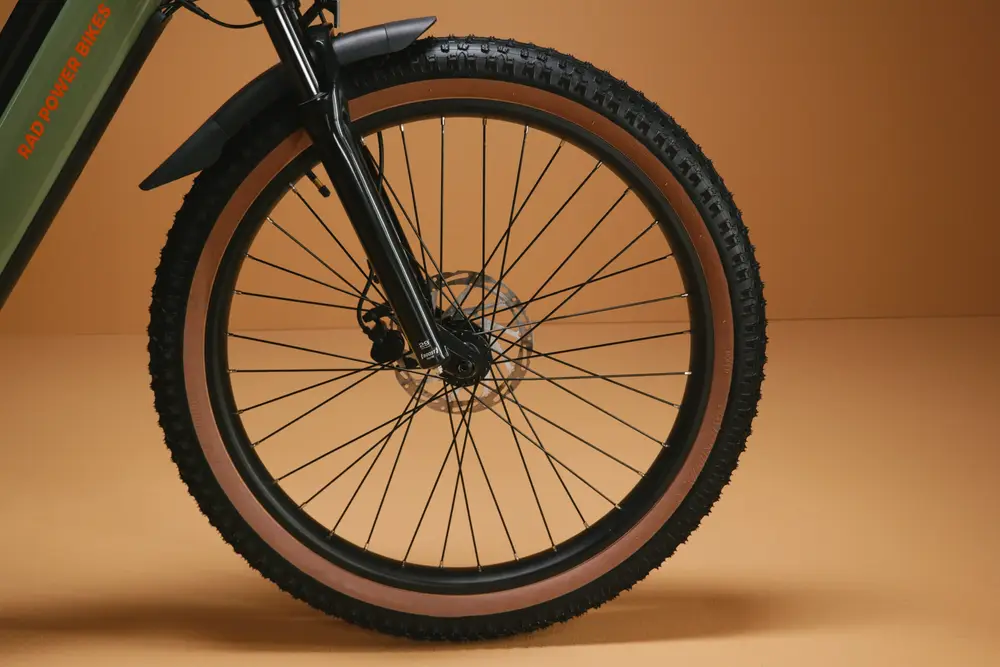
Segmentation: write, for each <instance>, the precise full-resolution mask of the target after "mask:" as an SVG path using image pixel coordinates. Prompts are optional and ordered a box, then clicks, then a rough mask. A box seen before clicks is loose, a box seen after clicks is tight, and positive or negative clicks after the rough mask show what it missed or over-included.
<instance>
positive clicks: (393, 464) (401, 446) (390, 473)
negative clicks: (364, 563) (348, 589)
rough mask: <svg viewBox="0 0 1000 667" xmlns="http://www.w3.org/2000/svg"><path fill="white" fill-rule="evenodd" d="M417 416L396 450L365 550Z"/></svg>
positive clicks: (420, 392) (373, 533)
mask: <svg viewBox="0 0 1000 667" xmlns="http://www.w3.org/2000/svg"><path fill="white" fill-rule="evenodd" d="M423 386H424V385H423V383H421V385H420V391H418V392H417V393H416V394H414V395H415V396H420V395H421V394H422V393H423ZM415 416H416V413H414V414H413V415H412V416H411V417H410V419H409V421H408V422H407V423H406V430H405V431H403V439H402V440H401V441H400V442H399V449H398V450H397V451H396V459H395V460H394V461H393V463H392V469H391V470H390V471H389V479H388V480H386V483H385V489H384V490H383V491H382V499H381V500H380V501H379V503H378V510H376V511H375V519H374V520H373V521H372V527H371V530H370V531H368V539H367V540H365V546H364V549H365V551H368V545H369V544H371V541H372V536H373V535H375V526H376V525H378V518H379V516H380V515H381V514H382V507H383V505H385V499H386V496H388V495H389V486H390V485H391V484H392V479H393V477H394V476H395V474H396V466H398V465H399V458H400V456H402V454H403V447H404V446H405V445H406V438H407V437H408V436H409V435H410V427H411V426H413V418H414V417H415Z"/></svg>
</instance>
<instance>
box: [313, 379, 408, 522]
mask: <svg viewBox="0 0 1000 667" xmlns="http://www.w3.org/2000/svg"><path fill="white" fill-rule="evenodd" d="M425 384H427V380H426V379H425V380H423V381H422V382H421V383H420V389H419V390H418V391H417V392H415V393H414V394H413V395H412V396H410V399H409V400H408V401H407V402H406V407H405V408H403V411H404V413H405V411H406V410H408V409H409V408H410V406H411V405H413V403H414V402H415V401H416V399H417V396H420V394H421V393H422V392H423V390H424V385H425ZM416 416H417V413H415V412H412V413H410V415H409V416H407V417H400V418H399V419H398V420H397V421H396V424H395V425H394V426H393V427H392V430H391V431H389V432H388V433H387V434H386V435H384V436H382V438H381V439H380V440H379V443H381V449H379V450H378V454H376V455H375V458H374V459H372V462H371V463H370V464H369V465H368V469H367V470H366V471H365V474H364V476H363V477H362V478H361V481H360V482H358V485H357V487H355V489H354V493H352V494H351V498H350V499H349V500H348V501H347V505H346V506H345V507H344V511H343V512H341V513H340V517H338V518H337V522H336V523H335V524H333V528H332V529H331V530H330V534H329V536H333V535H335V534H336V533H337V528H339V527H340V522H341V521H343V520H344V517H345V516H347V511H348V510H349V509H351V505H352V504H354V499H355V498H357V497H358V493H360V491H361V487H363V486H364V485H365V482H366V481H367V480H368V476H369V475H370V474H371V473H372V470H373V469H374V468H375V465H376V464H377V463H378V461H379V459H380V458H382V454H383V453H384V452H385V448H386V447H387V446H388V444H389V441H390V440H392V436H393V435H395V434H396V431H397V430H399V425H400V424H401V423H402V422H403V420H404V419H406V429H407V431H409V428H410V423H412V422H413V419H414V418H415V417H416ZM400 448H401V449H402V447H400Z"/></svg>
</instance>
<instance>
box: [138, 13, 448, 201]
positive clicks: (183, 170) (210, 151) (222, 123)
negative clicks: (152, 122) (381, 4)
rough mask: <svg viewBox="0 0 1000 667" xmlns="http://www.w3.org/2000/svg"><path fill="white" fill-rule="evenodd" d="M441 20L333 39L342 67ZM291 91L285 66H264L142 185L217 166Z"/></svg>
mask: <svg viewBox="0 0 1000 667" xmlns="http://www.w3.org/2000/svg"><path fill="white" fill-rule="evenodd" d="M436 21H437V19H436V18H434V17H425V18H417V19H406V20H404V21H394V22H392V23H385V24H383V25H378V26H371V27H369V28H362V29H360V30H355V31H353V32H347V33H343V34H341V35H338V36H337V37H335V38H334V40H333V48H334V51H335V53H336V54H337V60H338V61H339V62H340V64H342V65H351V64H353V63H357V62H360V61H362V60H366V59H368V58H377V57H379V56H384V55H388V54H390V53H395V52H397V51H402V50H403V49H405V48H407V47H408V46H410V45H411V44H413V42H415V41H417V39H418V38H419V37H420V36H421V35H423V34H424V33H425V32H427V30H428V29H429V28H430V27H431V26H432V25H434V23H435V22H436ZM290 95H292V85H291V82H290V81H289V80H288V78H287V77H286V76H285V73H284V71H283V70H282V66H281V64H280V63H279V64H277V65H274V66H273V67H271V68H270V69H267V70H265V71H264V72H262V73H261V74H260V75H258V76H257V77H256V78H255V79H253V80H252V81H251V82H250V83H248V84H246V85H245V86H243V88H241V89H240V90H239V91H238V92H237V93H236V94H235V95H233V96H232V97H230V98H229V99H228V100H227V101H226V103H225V104H223V105H222V106H221V107H219V109H218V110H217V111H216V112H215V113H214V114H212V116H211V117H210V118H209V119H208V120H206V121H205V122H204V123H203V124H202V126H201V127H199V128H198V129H197V130H196V131H195V133H194V134H192V135H191V136H190V137H188V139H187V140H186V141H185V142H184V143H183V144H181V145H180V146H179V147H178V148H177V150H175V151H174V152H173V153H171V155H170V157H168V158H167V159H166V160H164V161H163V163H162V164H161V165H160V166H159V167H157V168H156V170H155V171H153V173H151V174H150V175H149V176H147V177H146V179H145V180H144V181H143V182H142V183H140V184H139V187H140V188H141V189H142V190H153V189H155V188H158V187H160V186H161V185H166V184H167V183H171V182H173V181H176V180H177V179H179V178H183V177H185V176H188V175H190V174H194V173H197V172H199V171H202V170H203V169H206V168H207V167H210V166H212V164H214V163H215V161H216V160H218V159H219V156H220V155H221V154H222V149H223V148H224V147H225V145H226V143H228V142H229V141H230V140H231V139H232V138H233V137H234V136H236V134H237V133H238V132H239V131H240V130H241V129H242V128H243V127H244V126H245V125H246V124H247V123H248V122H249V121H250V120H251V119H252V118H253V117H254V116H256V115H257V114H258V113H260V112H261V111H262V110H263V109H266V108H267V107H269V106H271V105H272V104H274V103H276V102H277V101H278V100H280V99H281V98H283V97H285V96H290Z"/></svg>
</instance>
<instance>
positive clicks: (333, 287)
mask: <svg viewBox="0 0 1000 667" xmlns="http://www.w3.org/2000/svg"><path fill="white" fill-rule="evenodd" d="M247 259H250V260H253V261H255V262H257V263H259V264H263V265H264V266H268V267H271V268H272V269H276V270H278V271H282V272H284V273H287V274H289V275H292V276H296V277H298V278H302V279H303V280H308V281H309V282H311V283H315V284H317V285H321V286H323V287H326V288H327V289H331V290H333V291H335V292H340V293H341V294H346V295H347V296H349V297H352V298H355V299H357V298H361V299H364V300H365V301H367V302H368V303H370V304H372V305H373V306H377V305H378V304H377V303H376V302H375V301H372V300H371V299H369V298H368V297H366V296H362V295H360V294H354V293H353V292H348V291H347V290H345V289H343V288H340V287H337V286H336V285H331V284H330V283H326V282H323V281H322V280H317V279H316V278H312V277H310V276H307V275H305V274H304V273H299V272H298V271H292V270H291V269H288V268H285V267H284V266H281V265H279V264H274V263H273V262H269V261H267V260H266V259H261V258H259V257H256V256H254V255H251V254H247Z"/></svg>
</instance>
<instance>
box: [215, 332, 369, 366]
mask: <svg viewBox="0 0 1000 667" xmlns="http://www.w3.org/2000/svg"><path fill="white" fill-rule="evenodd" d="M227 335H228V336H229V337H230V338H236V339H238V340H246V341H250V342H252V343H261V344H262V345H271V346H274V347H282V348H285V349H287V350H298V351H299V352H308V353H310V354H318V355H320V356H323V357H332V358H334V359H343V360H344V361H356V362H357V363H359V364H365V365H368V364H371V360H370V359H369V360H365V359H358V358H357V357H346V356H344V355H342V354H337V353H335V352H324V351H323V350H315V349H313V348H311V347H302V346H301V345H292V344H290V343H279V342H278V341H276V340H268V339H266V338H256V337H255V336H245V335H243V334H235V333H229V334H227Z"/></svg>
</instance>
